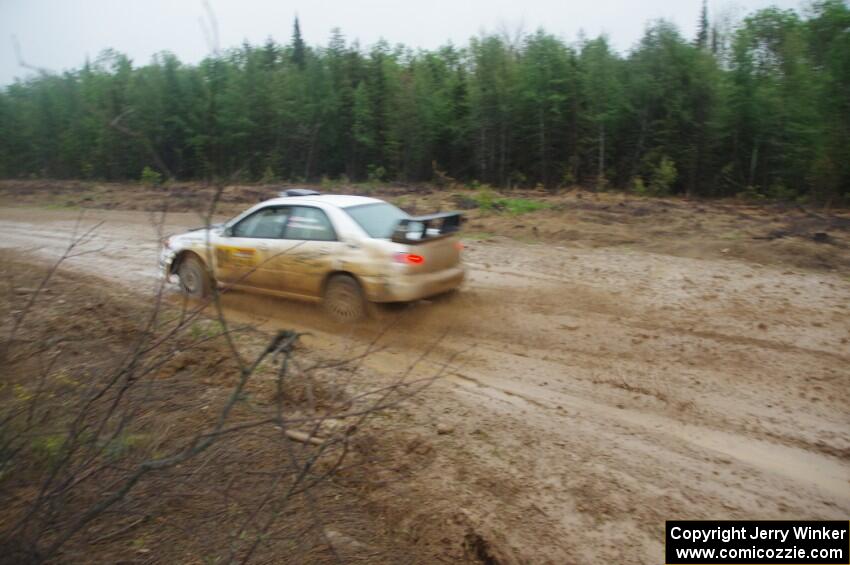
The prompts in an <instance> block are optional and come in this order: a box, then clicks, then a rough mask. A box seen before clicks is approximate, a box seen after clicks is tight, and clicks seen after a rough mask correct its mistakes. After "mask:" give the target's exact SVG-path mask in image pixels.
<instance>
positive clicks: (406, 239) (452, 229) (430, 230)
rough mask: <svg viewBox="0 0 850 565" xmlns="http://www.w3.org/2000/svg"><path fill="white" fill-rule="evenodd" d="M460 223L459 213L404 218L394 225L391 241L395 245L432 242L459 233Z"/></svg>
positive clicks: (461, 215)
mask: <svg viewBox="0 0 850 565" xmlns="http://www.w3.org/2000/svg"><path fill="white" fill-rule="evenodd" d="M462 222H463V214H462V213H461V212H442V213H440V214H429V215H427V216H414V217H411V218H404V219H403V220H400V221H399V223H398V225H396V227H395V230H393V235H392V238H391V239H392V240H393V241H394V242H396V243H407V244H411V245H416V244H417V243H425V242H426V241H434V240H435V239H440V238H443V237H448V236H450V235H452V234H453V233H456V232H458V231H460V224H461V223H462Z"/></svg>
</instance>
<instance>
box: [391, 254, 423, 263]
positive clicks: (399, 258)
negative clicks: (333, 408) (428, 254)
mask: <svg viewBox="0 0 850 565" xmlns="http://www.w3.org/2000/svg"><path fill="white" fill-rule="evenodd" d="M395 262H396V263H404V264H407V265H421V264H422V263H424V262H425V257H423V256H422V255H416V254H414V253H396V254H395Z"/></svg>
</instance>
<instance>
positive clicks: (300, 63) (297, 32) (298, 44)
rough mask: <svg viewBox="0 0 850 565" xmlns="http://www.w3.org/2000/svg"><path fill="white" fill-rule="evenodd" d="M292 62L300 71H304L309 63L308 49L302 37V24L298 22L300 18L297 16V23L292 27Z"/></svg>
mask: <svg viewBox="0 0 850 565" xmlns="http://www.w3.org/2000/svg"><path fill="white" fill-rule="evenodd" d="M292 62H293V63H295V65H296V66H297V67H298V68H299V69H303V68H304V65H305V64H306V63H307V47H306V46H305V45H304V39H303V38H302V37H301V24H300V22H299V21H298V16H295V23H294V24H293V26H292Z"/></svg>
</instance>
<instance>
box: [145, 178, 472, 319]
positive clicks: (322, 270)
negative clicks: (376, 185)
mask: <svg viewBox="0 0 850 565" xmlns="http://www.w3.org/2000/svg"><path fill="white" fill-rule="evenodd" d="M295 194H303V192H295ZM459 227H460V214H457V213H447V214H435V215H432V216H420V217H411V216H409V215H408V214H406V213H405V212H403V211H402V210H400V209H398V208H396V207H395V206H393V205H392V204H389V203H387V202H384V201H382V200H378V199H375V198H367V197H363V196H350V195H323V194H318V193H316V194H306V195H298V196H295V195H293V196H282V197H280V198H275V199H272V200H267V201H265V202H262V203H260V204H257V205H256V206H254V207H252V208H250V209H248V210H246V211H245V212H243V213H242V214H240V215H238V216H236V217H235V218H233V219H232V220H230V221H228V222H226V223H225V224H222V225H217V226H212V227H210V228H209V229H207V228H202V229H196V230H192V231H189V232H186V233H183V234H179V235H174V236H171V237H170V238H168V239H167V240H165V241H164V245H163V250H162V255H161V258H160V263H161V268H162V270H163V273H164V274H165V276H166V277H170V276H172V275H177V276H178V279H179V281H180V283H181V286H182V287H183V290H184V291H185V292H186V293H187V294H190V295H193V296H197V297H200V296H203V295H205V294H206V293H207V292H208V291H209V290H210V288H211V287H212V285H219V286H223V287H225V288H234V289H239V290H247V291H252V292H261V293H264V294H271V295H277V296H282V297H287V298H297V299H303V300H311V301H323V302H324V304H325V306H326V308H327V309H328V311H329V313H330V314H332V315H333V316H334V317H336V318H338V319H341V320H350V319H356V318H358V317H360V316H362V315H363V313H364V312H365V307H366V304H367V303H368V302H410V301H414V300H418V299H421V298H427V297H430V296H434V295H436V294H441V293H445V292H448V291H451V290H454V289H456V288H457V287H458V286H459V285H460V284H461V283H462V281H463V279H464V274H465V273H464V268H463V266H462V264H461V261H460V249H461V244H460V242H459V241H458V239H457V231H458V229H459Z"/></svg>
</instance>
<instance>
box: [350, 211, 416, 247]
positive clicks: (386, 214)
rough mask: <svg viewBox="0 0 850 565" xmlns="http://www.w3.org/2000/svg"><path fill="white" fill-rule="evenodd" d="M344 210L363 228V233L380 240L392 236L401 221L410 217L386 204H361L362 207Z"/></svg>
mask: <svg viewBox="0 0 850 565" xmlns="http://www.w3.org/2000/svg"><path fill="white" fill-rule="evenodd" d="M343 210H345V211H346V212H347V213H348V215H349V216H351V217H352V218H354V221H355V222H357V223H358V224H359V225H360V227H361V228H363V231H365V232H366V233H367V234H369V237H374V238H379V239H380V238H389V237H390V236H392V234H393V230H394V229H395V227H396V225H398V222H399V220H402V219H404V218H409V217H410V216H409V215H408V214H407V212H405V211H404V210H400V209H398V208H396V207H395V206H393V205H392V204H387V203H386V202H376V203H375V204H361V205H360V206H351V207H350V208H343Z"/></svg>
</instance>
